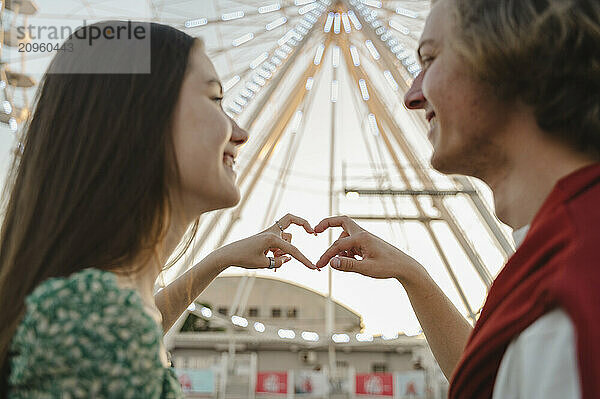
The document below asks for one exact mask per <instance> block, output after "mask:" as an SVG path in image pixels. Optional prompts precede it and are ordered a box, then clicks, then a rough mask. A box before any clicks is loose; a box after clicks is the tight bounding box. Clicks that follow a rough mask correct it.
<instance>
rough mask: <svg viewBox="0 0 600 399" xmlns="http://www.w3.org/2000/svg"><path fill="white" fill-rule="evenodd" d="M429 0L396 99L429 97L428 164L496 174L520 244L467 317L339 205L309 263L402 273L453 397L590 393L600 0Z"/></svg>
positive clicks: (597, 389)
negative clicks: (415, 69)
mask: <svg viewBox="0 0 600 399" xmlns="http://www.w3.org/2000/svg"><path fill="white" fill-rule="evenodd" d="M432 3H434V4H433V7H432V9H431V13H430V15H429V17H428V19H427V22H426V25H425V29H424V32H423V35H422V37H421V41H420V45H419V52H418V55H419V59H420V61H421V64H422V67H423V71H422V72H421V74H420V75H419V76H418V77H417V78H416V79H415V81H414V82H413V85H412V87H411V89H410V90H409V91H408V93H407V94H406V96H405V104H406V106H407V108H409V109H414V110H424V111H425V115H426V118H427V121H428V122H429V125H430V130H429V135H428V136H429V139H430V141H431V143H432V145H433V155H432V159H431V164H432V166H433V167H434V168H436V169H437V170H439V171H441V172H443V173H447V174H464V175H471V176H475V177H478V178H480V179H482V180H483V181H485V182H486V183H487V184H488V185H489V186H490V187H491V188H492V190H493V192H494V201H495V205H496V212H497V215H498V217H499V218H500V219H501V220H502V221H504V222H505V223H507V224H508V225H510V226H511V227H513V228H514V229H515V242H516V243H517V246H518V248H517V251H516V252H515V254H514V255H513V256H512V257H511V259H509V261H508V263H507V264H506V265H505V267H504V268H503V270H502V271H501V272H500V274H499V275H498V276H497V278H496V279H495V281H494V283H493V284H492V286H491V288H490V291H489V294H488V297H487V299H486V303H485V306H484V307H483V309H482V311H481V316H480V318H479V319H478V320H477V323H476V325H475V328H474V329H473V328H471V326H470V325H469V324H468V323H467V322H466V320H465V318H464V317H463V316H462V315H461V314H460V313H459V312H458V311H457V310H456V308H454V306H453V305H452V303H451V302H450V301H449V300H448V298H447V297H446V296H445V295H444V293H443V292H442V291H441V290H440V288H439V287H438V286H437V285H436V283H435V282H434V281H433V280H432V278H431V277H430V276H429V275H428V273H427V271H426V269H425V268H424V267H423V266H422V265H420V264H419V263H417V262H416V261H415V260H414V259H412V258H410V257H409V256H407V255H406V254H404V253H402V252H401V251H400V250H398V249H397V248H395V247H393V246H392V245H390V244H388V243H386V242H384V241H383V240H381V239H379V238H377V237H375V236H373V235H372V234H370V233H368V232H366V231H365V230H364V229H362V228H360V226H358V225H357V224H356V223H354V222H353V221H352V220H350V219H348V218H347V217H334V218H328V219H326V220H324V221H322V222H321V223H319V224H318V225H317V226H315V231H316V232H317V233H321V232H322V231H324V230H325V229H327V228H329V227H333V226H340V227H342V228H343V229H344V232H343V233H342V236H341V237H340V239H339V240H338V241H337V242H336V243H334V245H333V246H332V247H331V248H330V249H329V250H328V251H327V252H326V253H325V254H324V255H323V257H322V258H321V259H320V260H319V261H318V262H317V266H324V265H326V264H327V263H328V262H331V265H332V266H333V267H334V268H336V269H338V270H346V271H353V272H357V273H362V274H364V275H367V276H371V277H376V278H396V279H398V281H399V282H400V283H401V284H402V285H403V286H404V288H405V289H406V292H407V293H408V296H409V298H410V301H411V303H412V305H413V307H414V310H415V313H416V315H417V317H418V319H419V321H420V323H421V326H422V328H423V331H424V333H425V335H426V336H427V341H428V343H429V345H430V347H431V349H432V351H433V353H434V355H435V356H436V358H437V360H438V363H439V364H440V367H441V368H442V370H443V371H444V373H445V374H446V376H447V377H448V379H449V380H451V384H450V395H449V397H450V398H451V399H462V398H469V399H490V398H494V399H506V398H511V399H526V398H527V399H542V398H544V399H567V398H568V399H575V398H585V399H595V398H600V345H599V340H598V337H600V322H599V319H598V315H599V314H600V290H599V289H598V288H599V287H600V267H599V265H600V252H599V251H598V242H599V239H600V207H599V206H598V205H599V204H600V163H599V161H600V51H599V49H600V2H598V1H597V0H518V1H512V0H438V1H432ZM354 255H359V256H361V258H362V259H361V260H357V259H355V258H354ZM455 267H464V266H463V265H455Z"/></svg>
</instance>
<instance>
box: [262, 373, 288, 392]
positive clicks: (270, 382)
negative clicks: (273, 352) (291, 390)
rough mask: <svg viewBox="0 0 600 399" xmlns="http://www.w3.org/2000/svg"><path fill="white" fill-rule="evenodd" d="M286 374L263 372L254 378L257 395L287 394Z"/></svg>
mask: <svg viewBox="0 0 600 399" xmlns="http://www.w3.org/2000/svg"><path fill="white" fill-rule="evenodd" d="M287 377H288V376H287V373H285V372H283V373H279V372H264V373H258V374H257V376H256V392H257V393H287V385H288V384H287Z"/></svg>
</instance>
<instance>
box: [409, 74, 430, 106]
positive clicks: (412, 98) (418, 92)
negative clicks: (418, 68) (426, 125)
mask: <svg viewBox="0 0 600 399" xmlns="http://www.w3.org/2000/svg"><path fill="white" fill-rule="evenodd" d="M422 83H423V72H421V73H419V74H418V75H417V77H416V78H415V79H414V80H413V83H412V85H411V86H410V89H408V91H407V92H406V94H405V95H404V105H405V106H406V108H408V109H422V108H424V107H425V103H426V102H427V100H426V99H425V96H424V95H423V90H422V87H421V85H422Z"/></svg>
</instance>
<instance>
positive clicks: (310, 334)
mask: <svg viewBox="0 0 600 399" xmlns="http://www.w3.org/2000/svg"><path fill="white" fill-rule="evenodd" d="M188 310H189V311H190V312H194V311H196V310H199V311H200V314H201V315H202V316H203V317H205V318H207V319H210V318H211V317H212V316H213V313H212V310H210V309H209V308H207V307H204V306H202V307H200V309H198V307H197V306H196V304H195V303H192V304H191V305H190V306H188ZM231 323H232V324H233V325H235V326H238V327H242V328H247V327H248V326H249V322H248V319H246V318H244V317H241V316H237V315H234V316H231ZM253 327H254V330H255V331H256V332H259V333H264V332H265V331H266V327H265V325H264V324H263V323H261V322H259V321H256V322H254V324H253ZM277 335H278V336H279V338H281V339H295V338H296V332H295V331H294V330H291V329H285V328H280V329H278V330H277ZM300 337H301V338H302V339H303V340H305V341H308V342H318V341H319V339H320V337H319V334H318V333H316V332H314V331H302V332H301V333H300ZM397 338H398V334H393V335H385V334H384V335H382V339H384V340H393V339H397ZM355 339H356V341H357V342H373V336H372V335H370V334H362V333H358V334H356V335H355ZM331 340H332V341H333V342H335V343H337V344H343V343H349V342H350V340H351V339H350V336H349V335H348V334H346V333H336V334H332V335H331Z"/></svg>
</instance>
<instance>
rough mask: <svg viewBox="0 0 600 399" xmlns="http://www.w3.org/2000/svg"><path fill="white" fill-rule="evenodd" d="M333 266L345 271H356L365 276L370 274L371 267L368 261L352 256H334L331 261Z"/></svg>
mask: <svg viewBox="0 0 600 399" xmlns="http://www.w3.org/2000/svg"><path fill="white" fill-rule="evenodd" d="M329 264H330V265H331V267H332V268H334V269H335V270H340V271H343V272H354V273H359V274H362V275H365V276H368V273H366V272H367V269H369V266H370V265H369V264H368V261H364V260H356V259H352V258H340V257H334V258H332V259H331V261H330V262H329Z"/></svg>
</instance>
